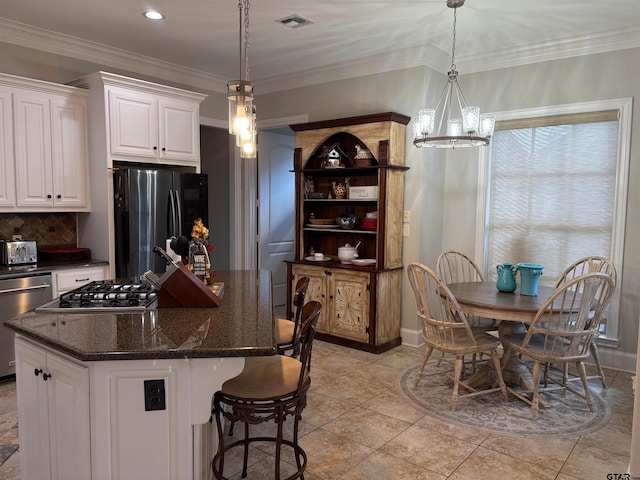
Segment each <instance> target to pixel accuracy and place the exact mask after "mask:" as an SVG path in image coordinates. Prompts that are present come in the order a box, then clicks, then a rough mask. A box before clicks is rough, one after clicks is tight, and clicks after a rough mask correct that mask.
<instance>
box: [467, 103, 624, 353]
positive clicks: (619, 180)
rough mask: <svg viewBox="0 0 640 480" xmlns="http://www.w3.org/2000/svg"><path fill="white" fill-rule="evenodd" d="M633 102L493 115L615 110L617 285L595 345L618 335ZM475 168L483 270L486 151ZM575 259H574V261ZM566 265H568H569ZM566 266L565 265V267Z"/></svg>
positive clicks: (614, 258)
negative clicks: (616, 130)
mask: <svg viewBox="0 0 640 480" xmlns="http://www.w3.org/2000/svg"><path fill="white" fill-rule="evenodd" d="M632 105H633V99H632V98H631V97H626V98H616V99H610V100H597V101H593V102H581V103H571V104H564V105H553V106H546V107H536V108H529V109H520V110H511V111H503V112H496V113H495V116H496V121H504V120H518V119H524V118H536V117H547V116H553V115H566V114H577V113H589V112H600V111H605V110H618V112H619V118H618V155H617V166H616V179H615V185H616V189H615V199H614V215H613V237H612V240H611V254H610V259H611V261H612V262H613V264H614V265H615V267H616V270H617V271H618V286H617V288H616V289H615V292H614V295H613V297H612V299H611V304H610V306H609V315H608V318H607V331H606V338H601V339H599V340H598V343H599V344H607V343H610V344H611V346H617V344H618V343H619V342H618V334H619V317H620V297H621V290H622V288H621V283H622V282H621V280H622V260H623V252H624V237H625V228H626V224H625V220H626V211H627V195H628V185H629V157H630V152H631V118H632ZM479 157H480V158H479V165H478V189H477V195H478V196H477V202H476V236H475V238H476V242H475V258H481V259H483V260H482V266H483V271H484V272H485V274H486V272H487V271H488V266H487V265H486V255H485V252H486V241H487V240H486V231H487V226H488V225H487V224H488V218H489V215H488V202H489V196H488V186H489V148H482V149H481V151H480V156H479ZM575 260H577V259H575ZM569 263H570V262H569ZM567 265H568V264H567Z"/></svg>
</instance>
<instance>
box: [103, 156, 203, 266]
mask: <svg viewBox="0 0 640 480" xmlns="http://www.w3.org/2000/svg"><path fill="white" fill-rule="evenodd" d="M113 181H114V197H115V198H114V202H115V205H114V214H115V235H116V276H117V277H118V278H122V277H135V276H140V275H143V274H144V273H145V272H147V271H149V270H151V271H152V272H156V273H162V272H164V271H165V267H166V262H165V261H164V260H163V259H162V258H161V257H159V256H158V255H157V254H155V253H154V252H153V247H154V246H160V247H162V248H165V246H166V241H167V240H168V239H170V238H171V237H176V238H179V237H180V236H181V235H184V236H186V237H187V238H189V239H191V228H192V227H193V221H194V220H195V219H197V218H201V219H202V222H203V223H204V225H205V226H206V227H209V213H208V200H207V198H208V192H207V175H206V174H196V173H180V172H174V171H171V170H142V169H137V168H121V169H118V170H116V171H115V172H114V175H113Z"/></svg>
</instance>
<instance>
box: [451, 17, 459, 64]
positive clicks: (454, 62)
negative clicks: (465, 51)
mask: <svg viewBox="0 0 640 480" xmlns="http://www.w3.org/2000/svg"><path fill="white" fill-rule="evenodd" d="M457 13H458V7H456V8H454V9H453V46H452V48H451V70H455V69H456V20H457Z"/></svg>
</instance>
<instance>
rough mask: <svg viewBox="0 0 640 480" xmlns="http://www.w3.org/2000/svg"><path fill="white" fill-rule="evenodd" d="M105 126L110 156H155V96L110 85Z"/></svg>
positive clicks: (156, 117)
mask: <svg viewBox="0 0 640 480" xmlns="http://www.w3.org/2000/svg"><path fill="white" fill-rule="evenodd" d="M109 128H110V133H111V135H110V137H111V139H110V140H111V153H112V154H113V155H131V156H134V157H157V155H158V102H157V100H156V97H154V96H153V95H145V94H144V93H141V92H135V91H130V90H125V89H122V88H110V89H109Z"/></svg>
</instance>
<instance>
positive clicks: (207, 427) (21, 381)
mask: <svg viewBox="0 0 640 480" xmlns="http://www.w3.org/2000/svg"><path fill="white" fill-rule="evenodd" d="M42 320H43V329H45V328H46V329H48V330H47V336H50V337H51V336H53V337H55V336H56V333H55V331H56V330H57V334H59V335H60V336H61V338H62V337H63V336H64V335H68V332H65V329H73V333H74V335H77V336H81V335H83V332H82V331H81V330H78V326H77V325H74V324H73V321H72V320H71V321H70V319H69V316H58V315H55V314H53V315H43V318H42ZM96 328H101V329H102V333H101V337H102V338H101V341H109V338H111V339H113V341H114V345H116V344H117V340H116V339H117V336H118V332H117V329H116V328H113V329H112V330H110V329H109V327H108V326H106V325H105V324H104V323H103V324H101V325H100V326H99V327H96ZM86 333H87V338H92V337H93V336H94V335H95V332H91V333H90V332H86ZM243 367H244V358H242V357H228V358H191V359H185V358H176V359H148V360H118V361H109V360H105V361H89V362H82V361H79V360H74V359H71V358H69V357H66V356H65V355H62V354H58V353H56V352H54V351H52V350H51V349H50V348H48V347H46V346H43V345H40V344H39V343H36V342H34V341H31V340H29V339H26V338H25V337H23V336H20V335H18V336H17V338H16V375H17V393H18V422H19V425H20V468H21V472H20V478H21V479H22V480H129V479H131V480H133V479H135V480H177V479H179V480H207V479H209V478H210V476H211V455H212V452H214V451H215V449H216V447H217V437H215V436H214V433H215V426H213V425H212V424H211V423H209V418H210V415H211V399H212V398H213V394H214V393H215V392H216V391H217V390H219V389H220V388H221V386H222V384H223V383H224V382H225V381H226V380H228V379H230V378H232V377H235V376H237V375H239V374H240V372H241V371H242V369H243ZM148 380H151V381H155V382H161V383H162V385H163V387H164V399H165V405H164V407H163V408H161V409H148V408H147V404H146V402H145V397H146V396H147V393H146V392H147V387H146V386H145V382H146V381H148Z"/></svg>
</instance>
